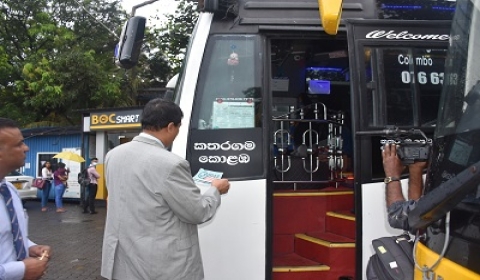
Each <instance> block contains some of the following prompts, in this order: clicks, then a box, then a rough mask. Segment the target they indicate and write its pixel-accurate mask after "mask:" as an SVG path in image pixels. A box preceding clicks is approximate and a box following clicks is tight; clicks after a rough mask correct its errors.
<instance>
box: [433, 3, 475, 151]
mask: <svg viewBox="0 0 480 280" xmlns="http://www.w3.org/2000/svg"><path fill="white" fill-rule="evenodd" d="M479 24H480V1H478V0H463V1H458V3H457V13H456V15H455V18H454V21H453V25H452V30H451V38H450V49H449V54H448V57H447V60H446V63H445V79H444V87H443V91H442V97H441V101H440V110H439V118H438V120H439V121H438V124H437V125H438V127H437V131H436V137H444V136H448V135H451V134H461V133H465V132H468V131H473V130H479V129H480V122H478V118H479V117H480V110H479V109H480V99H479V97H480V82H479V81H480V54H479V52H480V29H479V28H475V27H478V25H479ZM467 150H468V149H466V150H465V151H467ZM477 160H478V159H477Z"/></svg>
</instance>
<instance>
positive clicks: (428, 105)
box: [365, 47, 446, 127]
mask: <svg viewBox="0 0 480 280" xmlns="http://www.w3.org/2000/svg"><path fill="white" fill-rule="evenodd" d="M365 54H366V68H365V69H366V70H365V78H366V82H367V91H366V92H367V97H368V99H367V100H369V101H368V102H369V104H368V106H372V109H371V110H369V111H370V116H369V120H368V122H369V123H368V126H370V127H383V126H386V125H393V126H403V127H433V126H434V124H435V121H436V118H437V108H438V104H439V101H440V93H441V90H442V84H443V76H444V73H443V71H444V70H443V69H444V65H445V56H446V49H427V48H407V47H405V48H401V47H381V48H380V47H378V48H373V47H368V48H365ZM372 71H373V72H375V73H379V74H378V75H373V77H376V76H378V77H382V79H380V80H379V81H374V80H373V78H372ZM379 105H380V106H379Z"/></svg>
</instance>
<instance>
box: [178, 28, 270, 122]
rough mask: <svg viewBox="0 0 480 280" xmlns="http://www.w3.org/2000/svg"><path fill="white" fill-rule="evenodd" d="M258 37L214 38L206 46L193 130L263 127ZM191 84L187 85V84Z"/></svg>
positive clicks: (223, 36)
mask: <svg viewBox="0 0 480 280" xmlns="http://www.w3.org/2000/svg"><path fill="white" fill-rule="evenodd" d="M256 38H257V36H226V35H217V36H212V37H211V38H210V40H209V43H208V45H207V50H206V53H205V58H204V63H203V65H202V69H201V73H200V76H201V78H200V79H199V84H198V89H197V93H196V96H197V97H200V98H199V99H198V101H197V103H195V106H194V108H195V109H194V110H195V111H197V112H196V114H194V118H193V120H192V128H198V129H199V130H205V129H235V128H254V127H260V126H261V118H260V116H261V114H262V112H261V109H262V108H261V102H260V101H261V98H260V97H261V92H260V85H261V79H260V78H259V75H258V68H256V67H255V63H256V62H258V61H259V60H260V52H258V51H255V39H256ZM186 82H188V81H186Z"/></svg>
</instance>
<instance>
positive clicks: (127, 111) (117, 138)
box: [82, 107, 143, 199]
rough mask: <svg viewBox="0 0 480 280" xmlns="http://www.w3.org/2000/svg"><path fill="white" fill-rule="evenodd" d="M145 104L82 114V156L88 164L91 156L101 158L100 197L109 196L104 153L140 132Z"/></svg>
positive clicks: (99, 168) (98, 169)
mask: <svg viewBox="0 0 480 280" xmlns="http://www.w3.org/2000/svg"><path fill="white" fill-rule="evenodd" d="M142 110H143V107H135V108H118V109H108V110H107V109H105V110H94V111H89V112H85V113H84V115H83V138H82V143H83V145H82V155H84V157H85V158H86V160H87V162H86V166H88V164H90V159H91V158H94V157H96V158H98V161H99V164H98V165H97V171H98V172H99V173H100V175H101V176H102V178H101V180H100V181H99V182H98V192H97V199H106V198H107V189H106V184H105V176H104V162H105V155H106V154H107V153H108V151H110V150H111V149H113V148H115V147H116V146H119V145H121V144H124V143H127V142H130V141H131V140H132V139H133V137H135V136H136V135H138V134H139V133H140V131H141V124H140V115H141V113H142Z"/></svg>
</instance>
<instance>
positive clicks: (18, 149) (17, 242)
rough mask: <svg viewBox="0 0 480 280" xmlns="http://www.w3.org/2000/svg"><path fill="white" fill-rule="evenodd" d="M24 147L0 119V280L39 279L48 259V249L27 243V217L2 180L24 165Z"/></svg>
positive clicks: (13, 125)
mask: <svg viewBox="0 0 480 280" xmlns="http://www.w3.org/2000/svg"><path fill="white" fill-rule="evenodd" d="M28 150H29V149H28V146H27V145H26V144H25V143H24V142H23V136H22V133H21V132H20V129H19V128H18V126H17V124H16V123H15V122H14V121H13V120H11V119H6V118H0V279H2V280H3V279H8V280H21V279H28V280H30V279H40V278H41V277H42V276H43V275H44V274H45V272H46V269H47V265H48V260H49V257H50V256H51V249H50V246H47V245H37V244H35V243H33V242H32V241H31V240H30V239H28V232H27V223H28V219H27V215H26V212H24V210H23V205H22V201H21V199H20V197H19V195H18V192H17V190H16V189H15V187H14V186H13V185H12V184H11V183H10V182H7V181H6V180H5V176H6V175H7V174H8V173H9V172H11V171H13V170H16V169H17V168H20V167H22V166H23V165H24V164H25V158H26V155H25V154H26V152H28Z"/></svg>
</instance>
